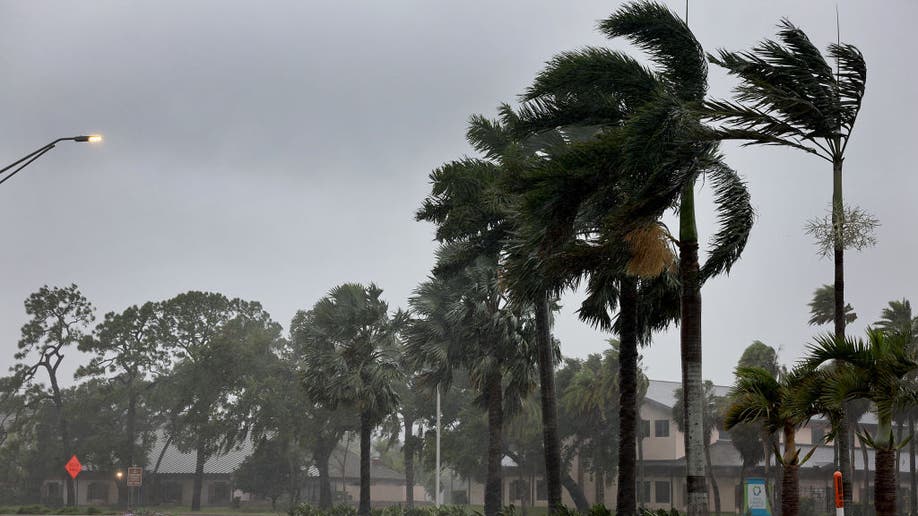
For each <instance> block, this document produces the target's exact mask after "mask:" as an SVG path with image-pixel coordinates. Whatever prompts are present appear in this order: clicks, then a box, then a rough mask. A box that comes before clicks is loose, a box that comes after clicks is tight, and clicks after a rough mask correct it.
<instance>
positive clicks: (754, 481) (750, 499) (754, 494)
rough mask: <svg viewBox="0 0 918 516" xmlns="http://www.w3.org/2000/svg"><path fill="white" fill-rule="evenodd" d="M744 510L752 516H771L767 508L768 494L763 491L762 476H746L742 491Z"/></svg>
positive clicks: (763, 482) (763, 481)
mask: <svg viewBox="0 0 918 516" xmlns="http://www.w3.org/2000/svg"><path fill="white" fill-rule="evenodd" d="M743 495H744V496H743V498H744V499H745V502H746V503H745V505H746V507H745V510H746V511H749V512H748V514H751V515H752V516H771V511H770V510H769V509H768V494H767V492H766V491H765V479H764V478H747V479H746V486H745V490H744V493H743Z"/></svg>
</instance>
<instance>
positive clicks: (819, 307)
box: [809, 285, 857, 326]
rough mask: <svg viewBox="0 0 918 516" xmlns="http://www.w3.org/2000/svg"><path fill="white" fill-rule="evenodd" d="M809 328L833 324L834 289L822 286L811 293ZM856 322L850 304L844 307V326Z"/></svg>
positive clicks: (830, 286)
mask: <svg viewBox="0 0 918 516" xmlns="http://www.w3.org/2000/svg"><path fill="white" fill-rule="evenodd" d="M809 307H810V320H809V323H810V326H821V325H823V324H829V323H831V322H835V287H834V286H832V285H823V286H821V287H819V288H817V289H816V290H815V291H813V300H812V301H810V302H809ZM855 320H857V314H856V313H855V312H854V308H853V307H852V306H851V304H850V303H848V304H846V305H845V324H851V323H853V322H854V321H855Z"/></svg>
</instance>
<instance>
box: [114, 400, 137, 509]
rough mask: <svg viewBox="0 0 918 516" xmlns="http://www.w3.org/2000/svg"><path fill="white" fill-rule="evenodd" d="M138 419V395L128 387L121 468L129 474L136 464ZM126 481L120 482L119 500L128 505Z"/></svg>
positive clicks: (121, 503)
mask: <svg viewBox="0 0 918 516" xmlns="http://www.w3.org/2000/svg"><path fill="white" fill-rule="evenodd" d="M136 420H137V395H136V394H134V390H133V386H129V387H128V407H127V417H126V421H125V432H124V434H125V436H124V439H125V442H124V452H123V453H122V455H121V461H122V465H121V468H122V470H123V471H124V474H125V475H127V468H129V467H131V466H134V445H135V443H136V442H137V436H136V435H135V434H136V430H135V428H136ZM125 484H126V482H118V501H119V503H120V505H123V506H125V507H127V499H128V490H129V489H130V488H129V487H127V486H126V485H125Z"/></svg>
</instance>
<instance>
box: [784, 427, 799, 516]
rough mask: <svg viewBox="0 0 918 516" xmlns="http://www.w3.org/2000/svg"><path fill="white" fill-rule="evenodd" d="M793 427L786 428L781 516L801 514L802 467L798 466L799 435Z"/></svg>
mask: <svg viewBox="0 0 918 516" xmlns="http://www.w3.org/2000/svg"><path fill="white" fill-rule="evenodd" d="M796 432H797V431H796V429H795V428H794V427H793V425H785V426H784V458H783V460H782V461H781V462H782V463H783V464H782V467H781V469H782V471H783V475H782V476H781V515H782V516H797V514H798V513H799V512H800V484H799V479H798V474H799V469H800V466H799V465H798V464H797V461H796V457H795V455H796V454H797V439H796V437H797V435H796Z"/></svg>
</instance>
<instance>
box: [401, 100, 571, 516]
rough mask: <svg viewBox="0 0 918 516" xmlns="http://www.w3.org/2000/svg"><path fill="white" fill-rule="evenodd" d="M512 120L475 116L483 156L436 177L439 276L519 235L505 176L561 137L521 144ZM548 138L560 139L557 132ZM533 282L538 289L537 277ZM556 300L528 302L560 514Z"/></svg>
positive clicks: (553, 497)
mask: <svg viewBox="0 0 918 516" xmlns="http://www.w3.org/2000/svg"><path fill="white" fill-rule="evenodd" d="M504 111H505V112H506V110H504ZM513 121H514V120H513V119H512V118H507V117H505V118H504V120H503V123H501V122H494V121H490V120H488V119H486V118H484V117H482V116H477V115H476V116H472V117H471V120H470V123H469V129H468V132H467V139H468V141H469V142H470V143H471V144H472V145H473V146H474V147H475V148H476V149H477V150H479V151H480V152H482V153H483V154H484V156H485V159H464V160H459V161H453V162H450V163H447V164H446V165H444V166H443V167H441V168H440V169H438V170H436V171H434V172H433V173H432V174H431V176H430V179H431V183H432V185H433V188H432V191H431V195H430V196H428V197H427V199H425V200H424V203H423V205H422V207H421V209H420V210H418V212H417V215H416V218H417V219H418V220H426V221H429V222H433V223H435V224H437V240H439V241H440V242H441V243H446V244H449V247H448V248H445V249H449V250H451V254H449V255H445V254H444V255H443V256H441V259H440V260H439V262H438V265H437V270H435V273H439V274H443V273H449V272H450V271H455V270H456V269H458V268H461V267H463V266H466V265H468V264H469V263H470V262H471V261H472V260H474V259H476V258H477V257H479V256H488V257H490V256H500V255H501V253H502V250H503V249H504V246H505V244H506V241H507V239H508V237H509V235H510V234H511V232H512V231H513V230H514V226H515V224H516V220H515V217H514V214H513V212H512V210H511V208H510V199H509V196H508V195H507V192H506V191H504V190H503V189H502V188H501V180H502V176H503V175H505V174H506V169H507V168H508V167H525V166H527V164H528V163H529V162H531V161H533V160H536V161H538V160H541V159H542V158H541V157H540V156H539V154H538V151H540V150H541V149H542V148H543V147H544V146H545V145H549V144H551V143H554V142H556V141H557V138H551V137H549V138H546V137H545V136H541V137H538V138H533V137H529V138H527V139H526V140H523V141H521V140H518V139H516V138H514V136H513V134H512V131H510V129H509V128H508V127H507V126H508V125H509V124H512V123H513ZM549 135H552V136H554V135H553V133H552V132H549ZM530 283H531V284H532V285H538V284H539V282H538V281H535V279H534V278H533V279H531V280H530ZM518 297H519V296H518ZM550 297H551V296H550V294H549V291H548V290H547V289H545V288H544V287H536V289H535V291H533V292H531V295H529V296H528V297H524V298H523V299H522V302H523V303H525V304H532V305H533V306H534V310H535V330H536V335H535V345H536V349H537V351H538V353H537V355H536V361H537V364H538V367H539V386H540V394H541V396H540V401H541V407H542V436H543V447H544V452H545V471H546V484H547V488H548V493H547V494H548V507H549V511H550V512H552V513H554V512H556V511H558V510H560V509H561V508H562V501H561V444H560V439H559V437H558V415H557V400H556V395H555V380H554V370H555V363H556V360H555V356H554V353H553V351H552V349H553V347H554V345H553V339H552V336H551V309H550V305H551V299H550Z"/></svg>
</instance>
